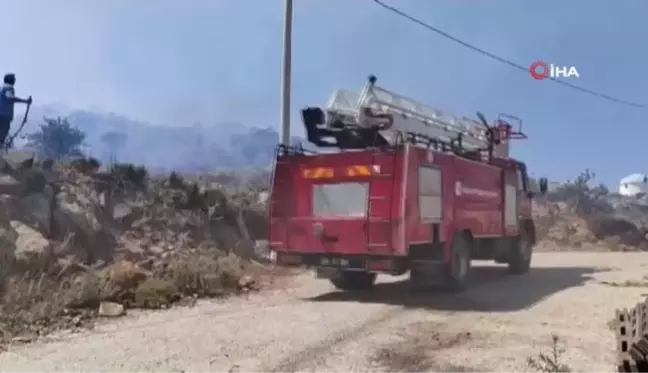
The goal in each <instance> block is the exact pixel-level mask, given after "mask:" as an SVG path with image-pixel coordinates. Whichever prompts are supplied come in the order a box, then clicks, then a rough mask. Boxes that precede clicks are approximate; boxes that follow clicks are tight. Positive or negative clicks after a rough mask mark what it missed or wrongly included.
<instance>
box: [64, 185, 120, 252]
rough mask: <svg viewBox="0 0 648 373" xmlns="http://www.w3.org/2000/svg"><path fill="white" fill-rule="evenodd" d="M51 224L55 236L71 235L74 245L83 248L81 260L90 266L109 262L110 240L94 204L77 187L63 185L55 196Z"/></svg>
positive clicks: (97, 206)
mask: <svg viewBox="0 0 648 373" xmlns="http://www.w3.org/2000/svg"><path fill="white" fill-rule="evenodd" d="M53 219H54V224H55V225H56V231H57V233H58V235H59V236H61V237H66V236H68V235H69V234H73V235H74V242H73V244H74V246H77V247H80V248H84V249H85V258H79V260H81V261H85V262H88V263H93V262H95V261H97V260H110V259H111V258H112V256H113V254H114V246H115V242H114V237H113V236H112V234H111V233H110V231H109V229H110V227H109V225H108V224H106V222H105V221H102V219H103V213H102V211H101V208H100V207H99V204H98V201H93V200H92V199H91V196H89V195H86V194H84V193H83V190H81V188H69V186H67V185H66V186H65V187H64V188H62V189H61V192H60V193H59V194H57V195H56V204H55V208H54V212H53Z"/></svg>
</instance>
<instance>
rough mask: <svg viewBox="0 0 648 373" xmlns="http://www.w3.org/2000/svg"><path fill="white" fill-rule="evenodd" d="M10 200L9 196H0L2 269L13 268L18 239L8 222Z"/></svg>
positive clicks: (0, 256)
mask: <svg viewBox="0 0 648 373" xmlns="http://www.w3.org/2000/svg"><path fill="white" fill-rule="evenodd" d="M12 200H13V198H12V197H11V196H8V195H0V267H1V268H3V269H6V268H11V267H12V266H13V263H14V259H15V251H16V240H17V239H18V233H16V231H15V230H14V229H13V228H12V227H11V224H10V222H9V210H10V209H11V202H12Z"/></svg>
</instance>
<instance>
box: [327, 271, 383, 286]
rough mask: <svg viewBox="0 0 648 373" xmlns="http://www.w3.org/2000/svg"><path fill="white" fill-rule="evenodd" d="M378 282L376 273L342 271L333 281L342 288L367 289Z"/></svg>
mask: <svg viewBox="0 0 648 373" xmlns="http://www.w3.org/2000/svg"><path fill="white" fill-rule="evenodd" d="M375 282H376V274H375V273H371V272H356V271H341V272H340V273H339V274H338V275H337V276H336V277H335V278H332V279H331V283H333V286H335V287H336V288H337V289H340V290H366V289H369V288H371V287H372V286H373V285H374V284H375Z"/></svg>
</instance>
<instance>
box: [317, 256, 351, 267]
mask: <svg viewBox="0 0 648 373" xmlns="http://www.w3.org/2000/svg"><path fill="white" fill-rule="evenodd" d="M320 263H321V264H322V265H323V266H329V267H348V266H349V261H348V260H347V259H340V258H322V260H321V261H320Z"/></svg>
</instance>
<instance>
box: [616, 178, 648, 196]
mask: <svg viewBox="0 0 648 373" xmlns="http://www.w3.org/2000/svg"><path fill="white" fill-rule="evenodd" d="M640 193H648V177H647V176H646V175H644V174H632V175H628V176H626V177H624V178H623V179H621V181H620V182H619V194H621V195H623V196H630V197H632V196H636V195H638V194H640Z"/></svg>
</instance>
